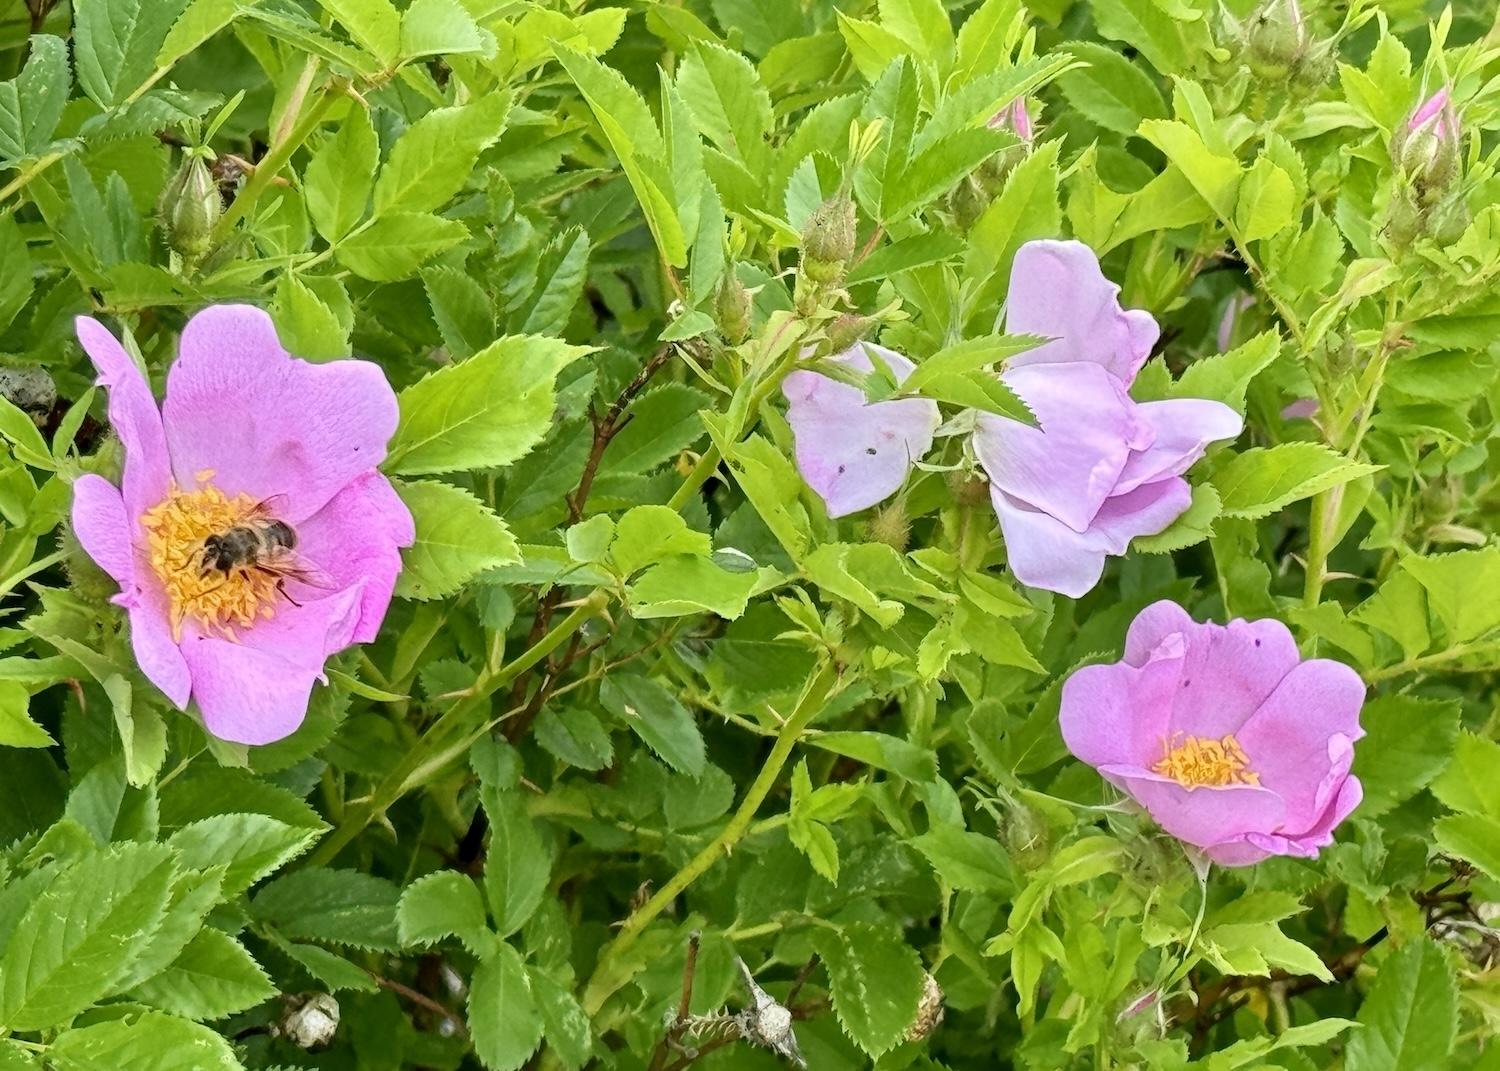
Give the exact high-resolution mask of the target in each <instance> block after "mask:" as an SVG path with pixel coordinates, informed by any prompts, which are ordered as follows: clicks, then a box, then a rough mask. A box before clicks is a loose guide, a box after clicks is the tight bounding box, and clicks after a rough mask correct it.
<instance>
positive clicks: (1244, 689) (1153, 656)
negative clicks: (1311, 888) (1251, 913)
mask: <svg viewBox="0 0 1500 1071" xmlns="http://www.w3.org/2000/svg"><path fill="white" fill-rule="evenodd" d="M1364 698H1365V686H1364V682H1363V681H1361V680H1360V678H1359V674H1357V673H1355V672H1354V670H1352V669H1350V668H1349V667H1348V666H1346V665H1344V664H1343V663H1341V662H1333V661H1330V660H1328V659H1324V658H1314V659H1310V660H1308V661H1302V659H1301V657H1300V656H1299V655H1298V653H1297V644H1296V642H1295V641H1294V640H1293V639H1292V634H1291V632H1290V631H1289V630H1288V629H1287V627H1286V626H1285V625H1283V624H1282V623H1281V622H1280V621H1275V620H1264V621H1243V620H1234V621H1231V622H1230V623H1229V624H1228V625H1215V624H1201V625H1200V624H1198V623H1197V622H1195V621H1193V619H1192V618H1190V617H1189V616H1188V615H1187V613H1186V611H1184V610H1183V609H1182V607H1180V606H1178V605H1177V604H1176V603H1173V602H1166V601H1163V602H1158V603H1155V604H1153V605H1151V606H1148V607H1146V609H1144V610H1142V611H1141V613H1140V614H1139V615H1138V616H1137V617H1136V619H1135V621H1134V622H1133V623H1132V624H1131V626H1130V631H1129V633H1128V634H1127V636H1126V639H1125V657H1124V659H1122V660H1121V661H1119V662H1114V663H1110V664H1108V665H1097V666H1085V667H1083V668H1082V669H1080V670H1078V671H1076V672H1075V673H1074V674H1073V675H1072V676H1070V677H1069V678H1068V679H1067V681H1066V682H1065V683H1064V684H1063V691H1062V711H1061V727H1062V735H1063V740H1064V741H1065V742H1066V743H1067V745H1068V750H1070V751H1071V752H1072V753H1073V754H1074V755H1076V756H1077V757H1078V758H1079V759H1081V760H1083V761H1084V762H1086V763H1088V764H1089V765H1090V766H1092V767H1094V768H1095V769H1096V770H1098V771H1099V773H1100V774H1101V775H1102V776H1103V777H1104V779H1105V780H1107V781H1109V782H1110V783H1111V784H1113V785H1114V786H1115V787H1117V788H1119V789H1120V790H1121V791H1122V792H1124V793H1126V794H1127V795H1129V796H1130V797H1131V798H1132V799H1134V800H1135V801H1136V802H1137V803H1139V804H1140V805H1141V806H1142V807H1144V808H1145V809H1146V810H1147V811H1148V812H1149V813H1150V815H1151V817H1152V818H1153V819H1155V820H1156V822H1157V823H1158V824H1160V825H1161V827H1162V828H1163V829H1164V830H1166V831H1167V832H1168V833H1170V834H1171V835H1172V836H1174V837H1176V838H1177V839H1178V840H1180V841H1183V842H1184V843H1186V844H1190V845H1192V846H1194V847H1196V848H1199V849H1201V850H1202V851H1203V853H1204V854H1205V855H1207V856H1208V858H1210V859H1212V860H1213V861H1214V862H1217V863H1220V864H1222V865H1224V866H1245V865H1248V864H1250V863H1256V862H1259V861H1260V860H1262V859H1265V858H1267V857H1268V856H1272V855H1292V856H1300V857H1302V858H1307V859H1311V858H1313V857H1315V856H1316V855H1317V854H1318V850H1319V849H1320V848H1323V847H1325V846H1327V845H1328V844H1331V843H1332V842H1333V831H1334V828H1335V827H1336V826H1337V825H1338V824H1339V823H1340V822H1342V821H1343V820H1344V819H1345V818H1347V817H1348V816H1349V814H1350V812H1352V811H1353V810H1354V808H1355V807H1357V806H1359V802H1360V800H1361V798H1362V796H1363V793H1362V790H1361V787H1360V783H1359V778H1357V777H1355V776H1353V775H1352V774H1351V773H1350V772H1349V770H1350V766H1351V764H1352V763H1353V761H1354V742H1355V741H1356V740H1358V739H1359V738H1360V737H1361V736H1363V735H1364V730H1362V729H1361V728H1360V725H1359V712H1360V707H1361V706H1362V704H1363V703H1364Z"/></svg>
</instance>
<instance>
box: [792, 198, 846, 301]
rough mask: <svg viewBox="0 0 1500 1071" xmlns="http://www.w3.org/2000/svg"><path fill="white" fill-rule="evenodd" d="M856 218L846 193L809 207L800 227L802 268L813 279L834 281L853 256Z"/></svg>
mask: <svg viewBox="0 0 1500 1071" xmlns="http://www.w3.org/2000/svg"><path fill="white" fill-rule="evenodd" d="M857 226H858V220H857V218H856V216H855V212H854V202H853V201H852V200H850V198H849V195H848V194H847V193H842V192H840V193H836V194H834V195H833V196H832V197H830V198H828V200H826V201H824V202H823V203H822V204H820V205H819V206H818V207H817V208H816V209H814V210H813V214H812V215H811V216H809V217H808V218H807V225H806V226H804V227H803V228H802V270H803V271H804V272H806V273H807V275H808V276H809V277H811V278H812V279H813V281H814V282H818V283H824V284H827V283H836V282H837V281H838V280H840V279H842V278H843V276H844V269H845V268H846V267H847V265H848V263H849V259H850V258H851V257H853V256H854V241H855V229H856V227H857Z"/></svg>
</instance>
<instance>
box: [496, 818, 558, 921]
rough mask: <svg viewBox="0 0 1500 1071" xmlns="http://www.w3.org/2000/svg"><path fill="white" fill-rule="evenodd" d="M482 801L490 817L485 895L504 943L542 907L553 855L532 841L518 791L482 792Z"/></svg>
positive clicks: (532, 830)
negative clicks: (504, 940) (505, 938)
mask: <svg viewBox="0 0 1500 1071" xmlns="http://www.w3.org/2000/svg"><path fill="white" fill-rule="evenodd" d="M481 799H482V801H483V804H484V810H485V813H486V814H488V815H489V816H490V846H489V853H488V855H487V856H486V862H485V866H484V891H485V896H486V897H487V898H488V900H489V904H490V915H491V916H492V917H493V918H494V920H495V930H496V932H498V933H499V934H500V936H501V937H508V936H509V935H510V934H512V933H515V932H516V931H517V930H519V929H520V928H521V927H522V926H524V925H525V924H526V920H527V919H529V918H531V916H532V913H533V912H535V911H536V909H537V907H538V905H540V904H541V902H542V895H543V894H544V893H545V892H546V891H547V882H548V880H549V879H550V878H551V874H552V855H551V853H550V852H548V851H547V849H546V847H545V846H544V845H543V844H542V839H541V837H539V836H538V835H537V832H536V826H535V825H533V824H532V821H531V815H529V814H528V813H527V812H526V801H525V799H523V798H522V796H521V793H520V791H519V790H511V791H505V792H500V791H490V790H487V791H485V792H484V794H483V796H482V797H481Z"/></svg>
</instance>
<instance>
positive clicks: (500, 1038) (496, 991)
mask: <svg viewBox="0 0 1500 1071" xmlns="http://www.w3.org/2000/svg"><path fill="white" fill-rule="evenodd" d="M469 1033H470V1034H471V1035H472V1036H473V1039H474V1052H475V1054H476V1055H478V1057H479V1060H480V1062H481V1063H483V1064H484V1066H485V1067H487V1068H489V1071H515V1069H516V1068H518V1067H520V1066H521V1065H522V1064H524V1063H525V1062H526V1061H527V1060H528V1059H529V1058H530V1057H531V1054H532V1053H533V1052H535V1051H536V1047H537V1045H539V1044H540V1043H541V1040H542V1019H541V1016H539V1015H538V1014H537V1009H536V1002H535V1000H534V999H533V998H532V993H531V981H530V979H529V978H528V977H527V973H526V967H525V965H524V964H523V963H522V962H521V956H520V954H519V953H518V952H516V950H515V949H514V948H512V947H511V946H510V945H507V944H501V945H500V947H499V948H498V950H497V951H496V952H495V954H494V955H492V956H490V957H489V958H488V959H486V960H484V961H483V962H482V963H480V964H479V967H478V969H477V970H475V972H474V978H473V981H472V982H471V983H470V986H469Z"/></svg>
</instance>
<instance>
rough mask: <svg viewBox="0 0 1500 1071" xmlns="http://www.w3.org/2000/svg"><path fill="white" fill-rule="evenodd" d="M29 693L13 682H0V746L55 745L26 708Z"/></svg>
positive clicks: (29, 696)
mask: <svg viewBox="0 0 1500 1071" xmlns="http://www.w3.org/2000/svg"><path fill="white" fill-rule="evenodd" d="M30 703H31V693H30V692H28V691H27V690H26V688H25V686H24V685H21V684H17V683H16V682H15V681H0V746H4V747H51V746H52V745H53V744H55V743H56V741H55V740H53V739H52V737H51V736H50V735H49V734H48V732H47V730H46V729H43V728H42V727H41V726H40V725H38V724H37V723H36V722H34V721H32V720H31V715H30V714H29V713H28V712H27V707H28V706H29V705H30Z"/></svg>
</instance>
